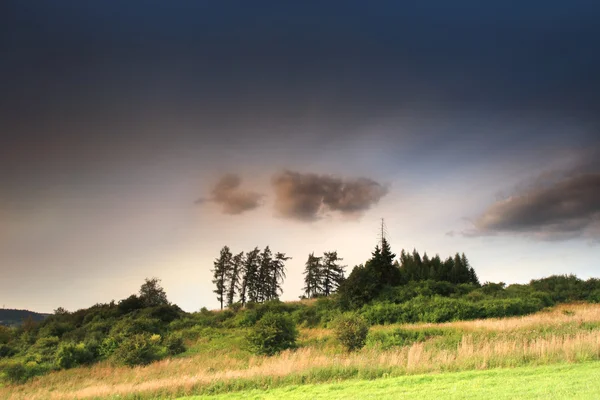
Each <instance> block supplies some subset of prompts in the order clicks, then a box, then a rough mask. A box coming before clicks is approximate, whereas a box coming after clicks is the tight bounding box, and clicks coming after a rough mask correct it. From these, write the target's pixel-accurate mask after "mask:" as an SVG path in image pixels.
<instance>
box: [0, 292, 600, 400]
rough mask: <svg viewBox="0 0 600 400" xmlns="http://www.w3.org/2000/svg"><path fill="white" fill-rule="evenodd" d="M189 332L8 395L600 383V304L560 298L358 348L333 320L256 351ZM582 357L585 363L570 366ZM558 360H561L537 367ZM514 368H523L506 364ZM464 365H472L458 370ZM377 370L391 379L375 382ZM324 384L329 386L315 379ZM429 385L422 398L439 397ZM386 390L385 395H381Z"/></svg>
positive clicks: (417, 329) (239, 337) (584, 392)
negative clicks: (344, 339)
mask: <svg viewBox="0 0 600 400" xmlns="http://www.w3.org/2000/svg"><path fill="white" fill-rule="evenodd" d="M191 332H194V334H193V335H191V334H189V335H188V336H187V337H186V347H187V350H186V351H185V352H184V353H182V354H179V355H177V356H174V357H170V358H166V359H163V360H161V361H157V362H154V363H152V364H149V365H147V366H137V367H133V368H130V367H125V366H115V365H114V364H111V363H109V362H108V361H102V362H99V363H96V364H93V365H90V366H83V367H77V368H72V369H64V370H59V371H52V372H50V373H48V374H46V375H43V376H38V377H35V378H33V379H32V380H30V381H29V382H27V383H26V384H23V385H5V386H4V387H0V398H2V399H11V400H13V399H14V400H20V399H31V400H35V399H57V400H58V399H117V398H118V399H152V398H177V397H184V396H194V395H196V396H198V395H220V394H223V395H224V396H225V397H222V398H238V397H239V396H243V397H248V396H262V395H263V394H264V395H265V396H267V398H280V396H283V395H284V394H285V396H286V397H288V396H287V394H288V392H287V391H289V394H290V396H289V397H290V398H294V397H293V396H296V397H297V398H300V397H302V396H303V394H302V393H309V394H310V397H314V398H327V397H328V393H329V395H331V393H332V391H336V392H335V393H338V392H337V390H338V389H336V388H339V390H342V391H343V392H339V393H340V396H341V395H342V394H343V397H345V398H352V396H355V397H356V396H357V395H358V394H360V393H361V392H364V390H367V389H368V390H369V391H371V390H373V391H374V392H373V393H378V392H377V390H379V389H378V388H381V387H387V386H389V387H390V391H389V392H386V393H387V394H386V395H388V396H393V395H394V394H398V395H401V394H403V393H410V391H411V390H412V391H414V393H417V394H418V393H419V390H420V389H419V387H418V386H419V385H418V383H419V382H424V381H428V382H429V381H431V382H430V383H429V384H430V385H433V386H431V390H432V392H431V393H435V391H439V390H443V388H445V387H456V388H461V389H460V391H461V393H463V388H464V390H465V392H464V393H469V392H468V390H467V389H468V387H469V383H468V382H469V380H468V379H467V378H468V377H469V376H471V375H469V374H474V375H472V376H473V377H478V376H480V377H482V379H484V381H485V382H488V383H489V382H491V381H490V379H492V380H493V379H496V380H497V382H498V383H500V382H503V381H506V382H510V380H511V379H512V380H515V382H517V381H518V382H517V383H515V385H521V386H527V385H526V384H525V383H524V381H523V379H521V378H522V377H523V376H524V374H525V375H526V374H527V373H531V374H533V375H532V377H535V380H536V382H545V380H547V381H548V382H550V381H552V382H553V383H552V384H554V385H558V386H557V388H559V389H557V391H553V392H552V393H557V394H556V395H558V394H560V393H573V391H575V392H577V393H580V394H581V396H582V397H581V398H597V395H598V393H597V391H596V392H593V390H597V389H593V388H591V389H590V388H589V387H588V386H589V385H588V386H586V385H585V382H584V381H585V380H589V381H590V382H592V381H594V380H597V376H598V365H600V364H598V363H597V362H598V360H600V304H588V303H574V304H560V305H557V306H554V307H550V308H546V309H544V310H542V311H540V312H537V313H535V314H530V315H526V316H519V317H509V318H491V319H475V320H470V321H453V322H445V323H416V324H387V325H375V326H372V327H371V328H370V332H369V335H368V337H367V343H366V345H365V347H364V348H362V349H361V350H359V351H356V352H350V353H349V352H346V351H345V350H344V349H343V348H342V347H341V346H340V345H339V343H338V342H337V341H336V340H335V338H334V336H333V334H332V331H331V329H330V328H327V327H322V326H320V327H316V328H301V329H300V337H299V340H298V348H297V349H293V350H286V351H284V352H281V353H279V354H277V355H275V356H272V357H266V356H258V355H254V354H252V353H251V352H250V351H248V349H247V348H246V344H245V340H244V335H245V329H244V328H230V329H218V328H213V327H194V328H193V330H190V331H189V332H188V333H191ZM580 363H581V365H580V367H579V366H574V365H572V364H577V365H579V364H580ZM552 365H554V366H555V367H542V368H539V367H540V366H552ZM514 367H519V368H525V369H524V370H517V369H508V370H506V371H509V372H502V371H505V370H500V369H498V368H514ZM552 368H555V369H552ZM481 370H487V371H483V372H481ZM459 371H471V372H463V373H461V374H458V375H456V374H453V373H454V372H459ZM473 371H476V372H473ZM510 371H513V372H510ZM519 371H525V372H519ZM527 371H530V372H527ZM553 371H554V372H553ZM440 373H443V374H440ZM447 373H448V374H447ZM563 373H564V374H572V375H573V376H574V377H576V378H577V379H575V378H574V379H570V378H569V379H568V380H566V379H563V378H562V376H567V375H563ZM421 374H428V375H421ZM478 374H482V375H478ZM486 374H487V375H486ZM502 374H505V375H506V376H504V375H502ZM553 377H554V378H553ZM581 377H585V379H583V378H581ZM378 378H389V379H384V380H377V381H373V382H371V381H372V380H374V379H378ZM436 379H438V380H436ZM519 379H520V380H519ZM532 379H533V378H532ZM342 381H344V383H343V384H340V383H339V382H342ZM345 381H347V384H346V382H345ZM377 382H383V383H381V384H380V383H377ZM482 382H483V381H482ZM519 382H520V383H519ZM578 382H579V383H578ZM318 383H331V385H329V386H321V385H319V386H312V385H314V384H318ZM580 383H581V384H580ZM336 385H337V386H336ZM381 385H384V386H381ZM436 385H437V386H436ZM298 386H301V387H300V388H299V387H298ZM471 386H472V385H471ZM492 386H493V385H492ZM473 387H475V388H476V387H477V386H473ZM423 388H426V386H423ZM436 388H437V389H436ZM560 388H562V389H560ZM273 389H275V390H273ZM253 390H273V391H268V392H265V393H263V392H253ZM423 390H425V389H423ZM469 390H470V389H469ZM473 390H474V389H473ZM482 390H484V389H482ZM485 390H489V393H490V395H489V396H490V397H494V398H501V397H498V396H496V392H494V390H496V391H498V389H497V388H494V387H490V388H487V389H485ZM527 390H529V391H531V396H532V397H530V398H542V397H543V396H544V393H546V394H547V392H544V384H541V383H540V384H538V383H536V384H531V385H529V386H527ZM560 390H562V391H563V392H561V391H560ZM305 391H308V392H305ZM406 391H408V392H406ZM226 393H229V394H227V395H225V394H226ZM236 393H238V394H236ZM427 393H428V392H427V391H426V390H425V391H422V392H421V394H418V396H421V397H418V396H417V394H415V395H414V396H415V398H431V397H426V396H428V394H427ZM482 393H486V392H482ZM235 396H238V397H235ZM278 396H279V397H278ZM336 396H337V395H336ZM535 396H538V397H535ZM585 396H587V397H585ZM362 397H364V396H362ZM378 397H381V398H385V397H383V394H382V396H378ZM436 397H437V396H436ZM485 397H487V396H485ZM250 398H252V397H250ZM260 398H262V397H260ZM388 398H391V397H388ZM437 398H439V397H437ZM450 398H467V397H450ZM544 398H552V397H544ZM555 398H560V397H555ZM563 398H564V397H563Z"/></svg>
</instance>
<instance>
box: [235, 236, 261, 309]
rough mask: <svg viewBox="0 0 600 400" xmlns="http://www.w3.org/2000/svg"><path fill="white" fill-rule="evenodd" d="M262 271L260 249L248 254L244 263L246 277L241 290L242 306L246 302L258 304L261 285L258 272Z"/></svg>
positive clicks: (244, 276)
mask: <svg viewBox="0 0 600 400" xmlns="http://www.w3.org/2000/svg"><path fill="white" fill-rule="evenodd" d="M259 269H260V250H259V248H258V247H256V248H254V250H252V251H249V252H247V253H246V260H245V262H244V275H243V278H242V285H241V289H240V301H241V302H242V305H246V302H253V303H255V302H258V296H259V292H260V283H259V279H258V271H259Z"/></svg>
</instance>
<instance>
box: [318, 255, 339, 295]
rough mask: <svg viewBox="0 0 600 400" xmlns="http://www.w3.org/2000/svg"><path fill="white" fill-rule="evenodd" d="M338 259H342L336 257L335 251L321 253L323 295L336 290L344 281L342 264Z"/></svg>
mask: <svg viewBox="0 0 600 400" xmlns="http://www.w3.org/2000/svg"><path fill="white" fill-rule="evenodd" d="M339 261H342V259H341V258H339V257H338V255H337V251H331V252H325V253H324V254H323V264H322V274H321V276H322V280H321V287H322V290H323V294H324V295H325V296H329V295H330V294H332V293H333V292H335V291H337V289H338V288H339V287H340V285H341V283H342V282H343V281H344V266H341V265H340V264H339Z"/></svg>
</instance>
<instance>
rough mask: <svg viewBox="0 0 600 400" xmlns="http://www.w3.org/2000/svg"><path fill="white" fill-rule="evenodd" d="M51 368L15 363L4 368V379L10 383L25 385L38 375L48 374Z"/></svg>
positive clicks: (34, 364) (32, 363)
mask: <svg viewBox="0 0 600 400" xmlns="http://www.w3.org/2000/svg"><path fill="white" fill-rule="evenodd" d="M49 369H50V368H49V367H48V366H46V365H40V364H38V363H36V362H33V361H30V362H27V363H22V362H14V363H10V364H6V365H5V366H4V368H3V372H4V379H5V380H6V381H7V382H8V383H12V384H19V383H25V382H27V381H28V380H29V379H31V378H33V377H34V376H37V375H42V374H44V373H46V372H47V371H48V370H49Z"/></svg>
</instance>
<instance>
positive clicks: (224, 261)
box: [212, 246, 233, 310]
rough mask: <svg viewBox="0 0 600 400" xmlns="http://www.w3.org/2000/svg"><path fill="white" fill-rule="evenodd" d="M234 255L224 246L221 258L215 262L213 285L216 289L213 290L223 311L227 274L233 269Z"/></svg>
mask: <svg viewBox="0 0 600 400" xmlns="http://www.w3.org/2000/svg"><path fill="white" fill-rule="evenodd" d="M232 257H233V256H232V254H231V251H230V250H229V247H227V246H224V247H223V248H222V249H221V254H220V255H219V258H217V259H216V260H215V261H214V268H213V270H212V272H213V281H212V282H213V283H214V284H215V286H216V288H215V290H213V292H214V293H216V295H217V300H218V301H219V302H220V303H221V310H222V309H223V301H224V300H225V295H226V287H225V286H226V279H225V277H226V276H227V273H228V272H229V270H230V269H231V264H232Z"/></svg>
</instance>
